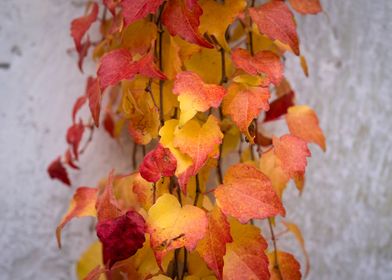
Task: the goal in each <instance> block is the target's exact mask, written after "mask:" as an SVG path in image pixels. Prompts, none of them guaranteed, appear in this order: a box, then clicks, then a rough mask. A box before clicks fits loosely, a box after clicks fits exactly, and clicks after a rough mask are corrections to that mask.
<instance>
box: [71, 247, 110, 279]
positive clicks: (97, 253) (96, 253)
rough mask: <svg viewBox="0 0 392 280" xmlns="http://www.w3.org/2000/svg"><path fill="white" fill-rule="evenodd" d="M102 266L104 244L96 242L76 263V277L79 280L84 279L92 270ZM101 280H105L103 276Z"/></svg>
mask: <svg viewBox="0 0 392 280" xmlns="http://www.w3.org/2000/svg"><path fill="white" fill-rule="evenodd" d="M101 265H102V244H101V242H99V241H96V242H94V243H93V244H91V245H90V247H88V249H87V250H86V251H85V252H84V253H83V254H82V255H81V256H80V259H79V261H78V262H77V263H76V275H77V277H78V279H79V280H82V279H84V278H85V277H86V276H87V275H88V274H89V273H90V271H91V270H93V269H94V268H95V267H97V266H101ZM99 279H102V280H103V279H105V276H104V275H101V276H100V277H99Z"/></svg>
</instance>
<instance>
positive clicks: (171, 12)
mask: <svg viewBox="0 0 392 280" xmlns="http://www.w3.org/2000/svg"><path fill="white" fill-rule="evenodd" d="M202 14H203V10H202V9H201V7H200V5H199V4H198V3H197V0H185V1H184V0H169V1H168V2H167V4H166V7H165V9H164V11H163V14H162V23H163V24H164V25H165V26H166V27H167V30H168V31H169V33H170V35H172V36H175V35H178V36H180V37H181V38H182V39H184V40H186V41H188V42H190V43H193V44H197V45H200V46H202V47H205V48H212V47H213V46H212V45H211V44H210V43H209V42H208V41H206V40H205V39H204V38H203V37H202V36H201V35H200V33H199V31H198V27H199V25H200V16H201V15H202Z"/></svg>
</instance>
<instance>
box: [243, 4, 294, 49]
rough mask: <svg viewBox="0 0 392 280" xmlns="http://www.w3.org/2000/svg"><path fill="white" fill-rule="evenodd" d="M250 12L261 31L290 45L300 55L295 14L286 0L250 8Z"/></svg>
mask: <svg viewBox="0 0 392 280" xmlns="http://www.w3.org/2000/svg"><path fill="white" fill-rule="evenodd" d="M249 14H250V16H251V17H252V20H253V21H254V22H255V23H256V25H257V27H258V28H259V31H260V32H261V33H263V34H265V35H266V36H268V37H270V38H271V39H273V40H279V41H280V42H282V43H283V44H287V45H289V46H290V48H291V49H292V50H293V52H294V53H295V54H296V55H299V41H298V35H297V31H296V24H295V21H294V16H293V14H292V12H291V11H290V10H289V8H288V7H287V5H286V4H285V3H284V2H281V1H272V2H268V3H266V4H263V5H261V6H260V7H257V8H250V9H249Z"/></svg>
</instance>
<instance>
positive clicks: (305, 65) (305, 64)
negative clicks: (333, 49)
mask: <svg viewBox="0 0 392 280" xmlns="http://www.w3.org/2000/svg"><path fill="white" fill-rule="evenodd" d="M299 59H300V64H301V68H302V71H303V72H304V74H305V76H306V77H309V68H308V62H307V61H306V58H305V57H304V56H303V55H300V57H299Z"/></svg>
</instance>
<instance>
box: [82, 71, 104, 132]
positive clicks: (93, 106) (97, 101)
mask: <svg viewBox="0 0 392 280" xmlns="http://www.w3.org/2000/svg"><path fill="white" fill-rule="evenodd" d="M86 95H87V97H88V105H89V107H90V111H91V115H92V117H93V119H94V123H95V126H96V127H98V126H99V114H100V112H101V99H102V93H101V89H100V88H99V81H98V79H96V78H93V77H88V79H87V89H86Z"/></svg>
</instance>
